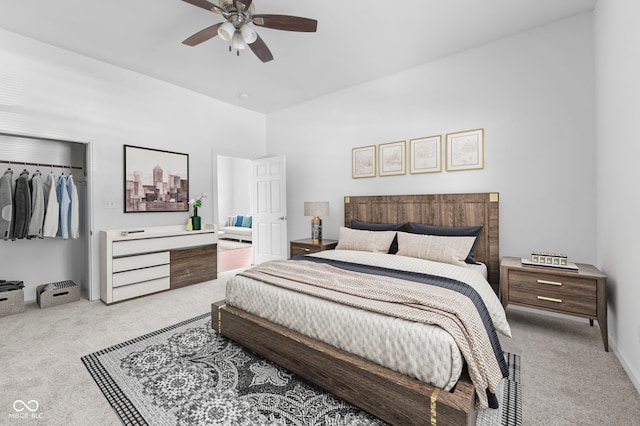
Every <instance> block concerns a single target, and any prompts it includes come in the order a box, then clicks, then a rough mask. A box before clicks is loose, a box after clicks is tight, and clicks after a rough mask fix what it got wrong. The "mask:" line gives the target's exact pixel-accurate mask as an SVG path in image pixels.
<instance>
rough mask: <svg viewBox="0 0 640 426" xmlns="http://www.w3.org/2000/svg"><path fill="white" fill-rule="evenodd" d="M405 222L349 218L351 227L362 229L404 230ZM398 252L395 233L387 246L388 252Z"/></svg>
mask: <svg viewBox="0 0 640 426" xmlns="http://www.w3.org/2000/svg"><path fill="white" fill-rule="evenodd" d="M405 225H406V223H367V222H360V221H359V220H351V229H359V230H364V231H404V229H405ZM397 252H398V236H397V235H396V236H395V237H394V238H393V241H392V242H391V246H390V247H389V254H396V253H397Z"/></svg>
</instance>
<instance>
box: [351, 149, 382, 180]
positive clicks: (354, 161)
mask: <svg viewBox="0 0 640 426" xmlns="http://www.w3.org/2000/svg"><path fill="white" fill-rule="evenodd" d="M375 175H376V146H375V145H370V146H363V147H360V148H353V150H352V151H351V177H352V178H354V179H357V178H368V177H375Z"/></svg>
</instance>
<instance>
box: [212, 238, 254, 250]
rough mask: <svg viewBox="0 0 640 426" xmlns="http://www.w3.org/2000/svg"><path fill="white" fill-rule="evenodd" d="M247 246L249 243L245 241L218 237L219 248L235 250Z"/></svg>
mask: <svg viewBox="0 0 640 426" xmlns="http://www.w3.org/2000/svg"><path fill="white" fill-rule="evenodd" d="M248 247H251V243H245V242H241V241H235V240H225V239H222V238H220V239H218V249H219V250H236V249H241V248H248Z"/></svg>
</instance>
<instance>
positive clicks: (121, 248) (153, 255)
mask: <svg viewBox="0 0 640 426" xmlns="http://www.w3.org/2000/svg"><path fill="white" fill-rule="evenodd" d="M217 242H218V236H217V234H216V229H215V227H214V226H213V225H205V228H204V229H202V230H199V231H185V229H184V226H180V225H177V226H159V227H149V228H136V229H111V230H107V231H100V299H102V301H103V302H104V303H106V304H110V303H114V302H120V301H122V300H126V299H131V298H133V297H138V296H144V295H146V294H150V293H155V292H158V291H164V290H170V289H173V288H178V287H182V286H185V285H189V284H195V283H197V282H203V281H207V280H212V279H216V277H217V261H216V259H217Z"/></svg>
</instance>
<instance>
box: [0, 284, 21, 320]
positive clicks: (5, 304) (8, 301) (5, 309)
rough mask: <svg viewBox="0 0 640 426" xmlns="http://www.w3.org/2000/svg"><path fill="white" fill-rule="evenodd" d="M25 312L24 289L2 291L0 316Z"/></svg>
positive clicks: (0, 295)
mask: <svg viewBox="0 0 640 426" xmlns="http://www.w3.org/2000/svg"><path fill="white" fill-rule="evenodd" d="M19 312H24V291H23V290H22V289H20V290H10V291H3V292H0V317H3V316H6V315H11V314H17V313H19Z"/></svg>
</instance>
